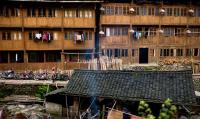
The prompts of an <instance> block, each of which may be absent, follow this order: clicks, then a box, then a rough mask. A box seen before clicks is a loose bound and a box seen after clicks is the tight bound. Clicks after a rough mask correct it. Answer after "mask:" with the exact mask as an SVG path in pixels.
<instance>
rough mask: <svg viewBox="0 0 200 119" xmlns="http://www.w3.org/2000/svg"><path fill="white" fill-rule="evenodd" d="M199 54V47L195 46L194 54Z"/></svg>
mask: <svg viewBox="0 0 200 119" xmlns="http://www.w3.org/2000/svg"><path fill="white" fill-rule="evenodd" d="M198 54H199V49H198V48H194V56H198Z"/></svg>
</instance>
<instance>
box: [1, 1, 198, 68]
mask: <svg viewBox="0 0 200 119" xmlns="http://www.w3.org/2000/svg"><path fill="white" fill-rule="evenodd" d="M183 1H184V0H183ZM100 6H101V7H100ZM199 6H200V4H199V3H198V1H195V0H191V1H185V2H180V1H179V2H176V0H175V1H171V2H165V0H163V1H162V2H161V1H156V0H143V1H142V2H141V0H127V1H123V0H121V1H113V0H105V1H96V0H90V1H89V0H88V1H86V0H83V1H74V2H73V1H67V0H66V1H50V0H49V1H15V2H13V1H12V2H11V1H10V2H5V3H3V4H1V7H0V8H1V9H0V69H8V68H11V67H13V68H14V69H30V68H31V69H38V68H51V67H53V66H57V67H60V68H65V69H71V68H80V67H84V66H86V63H80V62H85V61H86V60H88V59H91V58H93V56H94V54H95V52H96V53H97V54H99V51H100V52H101V53H100V54H101V55H107V56H109V57H119V58H121V59H123V63H127V64H129V63H130V64H131V63H157V62H158V61H159V60H162V59H164V58H168V57H176V58H179V59H181V58H183V59H185V58H189V59H193V60H197V61H198V60H200V7H199ZM99 31H100V35H99ZM99 47H100V50H99ZM77 61H78V62H79V63H77Z"/></svg>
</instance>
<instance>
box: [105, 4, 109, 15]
mask: <svg viewBox="0 0 200 119" xmlns="http://www.w3.org/2000/svg"><path fill="white" fill-rule="evenodd" d="M106 14H107V15H110V6H107V7H106Z"/></svg>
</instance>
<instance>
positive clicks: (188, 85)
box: [48, 70, 196, 104]
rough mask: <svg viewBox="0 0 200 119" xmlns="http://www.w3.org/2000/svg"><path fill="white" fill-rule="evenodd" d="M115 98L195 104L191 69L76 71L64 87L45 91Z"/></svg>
mask: <svg viewBox="0 0 200 119" xmlns="http://www.w3.org/2000/svg"><path fill="white" fill-rule="evenodd" d="M57 93H64V94H66V95H71V96H83V97H84V96H86V97H92V96H96V97H103V98H112V99H117V100H129V101H138V100H145V101H149V102H163V101H164V100H165V99H166V98H170V99H172V100H173V102H174V103H177V104H194V103H196V99H195V94H194V87H193V82H192V72H191V71H113V70H110V71H93V70H76V71H75V72H74V74H73V75H72V77H71V80H70V81H69V83H68V84H67V85H66V87H65V88H62V89H58V90H56V91H53V92H51V93H49V94H48V95H51V94H57Z"/></svg>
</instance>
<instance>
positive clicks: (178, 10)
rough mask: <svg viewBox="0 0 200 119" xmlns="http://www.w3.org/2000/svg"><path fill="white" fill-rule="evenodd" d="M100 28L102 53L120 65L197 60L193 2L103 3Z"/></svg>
mask: <svg viewBox="0 0 200 119" xmlns="http://www.w3.org/2000/svg"><path fill="white" fill-rule="evenodd" d="M100 29H101V34H102V35H101V37H100V41H101V42H100V46H101V51H102V54H103V55H107V56H109V57H120V58H122V59H123V63H128V64H133V63H158V62H159V61H160V60H163V59H166V58H168V59H170V58H177V59H179V60H185V59H186V61H187V60H191V61H193V62H199V60H200V7H199V3H197V2H196V3H195V1H184V0H183V1H182V2H181V1H177V0H174V1H170V0H169V1H167V0H163V1H156V0H154V1H153V0H148V1H147V0H143V1H141V0H132V1H131V0H130V1H129V2H125V1H123V2H117V3H116V2H104V3H102V7H101V17H100ZM194 67H195V66H194ZM196 68H199V69H200V65H197V67H196Z"/></svg>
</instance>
